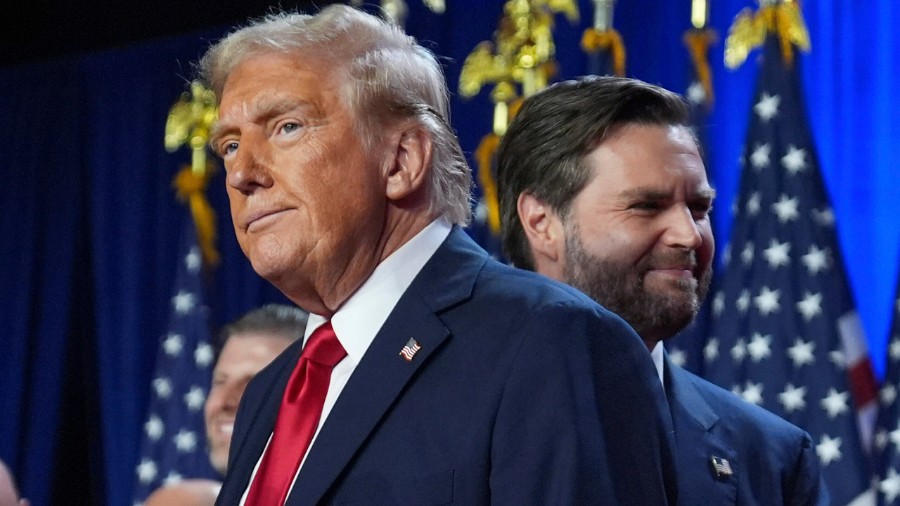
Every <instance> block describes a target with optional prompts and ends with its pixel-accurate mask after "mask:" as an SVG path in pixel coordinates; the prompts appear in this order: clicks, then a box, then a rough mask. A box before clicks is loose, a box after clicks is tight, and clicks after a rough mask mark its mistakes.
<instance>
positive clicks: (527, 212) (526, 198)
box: [516, 193, 566, 275]
mask: <svg viewBox="0 0 900 506" xmlns="http://www.w3.org/2000/svg"><path fill="white" fill-rule="evenodd" d="M516 211H518V213H519V221H521V222H522V228H523V229H524V230H525V236H526V237H527V238H528V243H529V244H531V252H532V253H533V254H534V263H535V270H536V271H538V272H540V273H542V274H548V275H550V274H551V272H555V271H556V270H558V269H561V268H562V263H563V261H564V259H565V247H566V238H565V227H563V223H562V220H560V218H559V216H558V215H557V214H556V212H554V211H553V209H551V208H550V206H549V205H548V204H547V203H545V202H544V201H542V200H541V199H539V198H537V197H535V196H534V195H532V194H530V193H522V194H520V195H519V200H518V201H517V202H516Z"/></svg>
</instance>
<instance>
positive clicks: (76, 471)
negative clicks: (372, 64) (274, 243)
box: [0, 0, 900, 506]
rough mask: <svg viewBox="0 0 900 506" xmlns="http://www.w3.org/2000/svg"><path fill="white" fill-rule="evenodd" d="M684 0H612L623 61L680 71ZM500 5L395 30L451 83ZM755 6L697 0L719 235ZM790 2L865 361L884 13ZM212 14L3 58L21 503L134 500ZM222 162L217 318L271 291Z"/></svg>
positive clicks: (882, 287)
mask: <svg viewBox="0 0 900 506" xmlns="http://www.w3.org/2000/svg"><path fill="white" fill-rule="evenodd" d="M689 4H690V2H689V1H688V0H678V1H675V2H659V1H657V0H628V1H625V0H622V1H620V2H618V5H617V7H616V15H615V24H616V28H617V29H618V30H619V31H620V32H621V33H622V36H623V39H624V41H625V44H626V48H627V50H628V62H627V73H628V75H630V76H634V77H638V78H641V79H644V80H647V81H650V82H654V83H658V84H661V85H663V86H665V87H667V88H670V89H673V90H679V91H681V90H683V89H684V88H685V84H686V83H687V81H688V76H689V75H690V74H689V63H688V54H687V52H686V50H685V48H684V46H683V45H682V42H681V37H682V34H683V32H684V30H686V29H687V28H688V26H689ZM283 5H289V4H283ZM501 5H502V2H501V0H491V1H485V0H448V1H447V12H446V13H445V14H444V15H436V14H433V13H431V12H429V11H427V10H426V9H425V8H424V7H423V6H422V4H421V2H420V1H418V0H409V7H410V17H409V21H408V26H407V29H408V31H409V32H410V33H412V34H413V35H415V36H416V37H417V38H419V39H420V40H421V41H423V42H425V44H426V45H427V46H428V47H430V48H431V49H432V50H434V51H435V52H436V53H437V54H439V55H441V56H444V57H446V58H445V59H444V63H445V68H446V71H447V76H448V80H449V83H450V88H451V90H453V91H454V92H455V90H456V85H457V81H458V78H459V71H460V66H461V64H462V61H463V60H464V59H465V56H466V55H467V54H468V52H469V51H471V50H472V48H474V47H475V45H476V44H477V43H478V42H480V41H482V40H485V39H489V38H491V36H492V33H493V31H494V29H495V27H496V21H497V19H498V16H499V13H500V9H501ZM579 6H580V7H581V12H582V20H581V21H580V22H579V24H577V25H570V24H569V23H568V22H567V21H566V20H565V19H563V18H559V19H558V20H557V29H556V33H555V36H556V44H557V53H558V54H557V56H558V60H559V62H560V77H563V78H565V77H575V76H578V75H581V74H584V73H585V69H586V68H587V57H586V56H585V55H584V54H583V53H582V51H581V49H580V48H579V45H578V43H579V41H580V37H581V33H582V31H583V29H584V28H585V27H586V26H587V24H588V22H589V20H590V19H591V12H592V10H591V9H592V3H591V2H590V1H589V0H581V1H580V2H579ZM752 6H755V3H752V2H750V1H749V0H746V1H737V0H713V2H712V12H711V23H710V24H711V26H712V27H714V28H715V29H716V30H717V31H718V32H719V36H720V42H719V44H718V45H717V46H715V47H714V48H713V51H712V54H711V60H712V66H713V72H714V86H715V92H716V103H715V109H714V110H713V112H712V114H711V116H710V119H709V121H710V129H709V142H710V147H711V149H710V151H711V153H712V158H711V160H710V167H709V170H710V171H711V172H712V173H713V177H714V180H715V181H716V184H717V186H718V189H719V195H720V201H719V204H718V206H717V211H716V212H717V221H716V231H715V232H716V236H717V237H718V238H719V245H720V247H721V246H723V245H724V243H725V241H726V240H727V238H728V237H729V231H730V217H729V216H728V209H729V205H730V202H731V200H732V198H733V196H734V193H735V190H736V186H737V181H738V174H739V170H738V166H737V159H738V156H739V153H740V148H741V146H740V144H741V142H743V139H744V137H745V130H746V126H747V119H748V118H747V114H748V112H749V110H750V104H749V101H750V100H751V93H752V88H753V82H754V79H755V75H756V71H755V68H754V66H753V65H752V64H751V63H752V62H750V63H748V64H746V65H745V66H744V67H743V68H741V69H739V70H738V71H735V72H731V71H726V70H725V69H724V68H723V65H722V51H723V45H724V43H723V42H722V41H724V38H725V35H726V33H727V28H728V26H729V25H730V23H731V21H732V19H733V17H734V16H735V14H736V13H737V12H738V11H739V10H740V9H741V8H744V7H752ZM803 10H804V13H805V17H806V20H807V23H808V25H809V29H810V36H811V39H812V44H813V51H812V53H811V54H808V55H803V56H802V60H801V66H802V72H803V77H804V85H805V93H806V98H807V106H808V109H809V110H808V114H809V117H810V121H811V124H812V129H813V134H814V137H815V142H816V146H817V148H818V151H819V154H820V157H821V163H822V169H823V171H824V175H825V180H826V181H825V182H826V185H827V188H828V191H829V194H830V197H831V199H832V202H833V204H834V208H835V213H836V216H837V224H838V229H839V233H840V240H841V246H842V248H843V254H844V258H845V260H846V264H847V268H848V271H849V275H850V278H851V283H852V287H853V291H854V295H855V297H856V300H857V304H858V306H859V308H860V313H861V315H862V319H863V323H864V325H865V329H866V331H867V333H868V338H869V343H870V351H871V353H872V357H873V360H874V361H875V364H876V369H877V370H878V371H879V372H880V371H881V369H882V368H883V358H884V350H885V339H886V336H887V333H888V325H889V319H890V315H891V309H892V307H891V305H892V297H893V290H894V287H895V281H896V279H897V275H898V268H897V266H898V251H900V170H898V166H900V155H898V150H900V148H898V146H900V129H898V128H896V126H895V124H894V123H895V122H896V120H897V119H898V114H897V112H896V111H898V110H900V38H898V37H897V36H896V35H895V34H894V33H893V27H894V26H896V25H897V24H898V21H900V12H898V7H897V6H895V5H893V2H892V0H872V1H869V2H841V1H837V0H817V1H807V2H804V4H803ZM260 14H262V13H260ZM224 31H225V28H224V27H223V28H221V29H213V30H209V31H207V32H203V33H197V34H192V35H187V36H181V37H176V38H169V39H165V40H158V41H154V42H147V43H143V44H140V45H135V46H131V47H129V48H124V49H117V50H112V51H105V52H100V53H92V54H86V55H79V56H72V57H68V58H65V59H59V60H55V61H50V62H43V63H39V64H31V65H25V66H17V67H11V68H2V69H0V90H2V93H0V139H2V141H0V174H2V175H3V176H4V179H5V181H6V183H7V184H6V186H5V189H6V191H5V192H4V194H3V197H2V198H0V238H2V239H0V280H2V283H0V317H2V321H3V322H4V330H5V331H4V332H3V333H2V335H0V413H2V414H3V415H2V416H0V458H2V459H3V460H5V461H6V462H7V463H9V464H10V466H11V467H12V469H13V471H14V473H15V474H16V476H17V478H18V479H19V481H20V483H21V484H22V486H23V489H24V492H25V494H26V495H27V496H29V497H30V498H31V499H32V504H35V505H37V506H40V505H43V504H101V505H102V504H110V505H120V504H129V502H130V498H131V490H132V483H133V479H134V466H135V464H136V461H137V456H138V455H137V454H138V446H139V443H140V434H141V424H142V422H143V417H144V416H145V410H146V404H147V398H148V393H149V384H150V378H151V374H152V369H153V365H154V357H155V353H156V346H157V344H158V339H159V336H160V335H161V334H162V333H163V332H164V330H165V324H166V317H167V314H168V313H167V311H168V304H169V301H168V297H169V294H170V291H171V288H172V283H173V281H174V269H175V264H176V262H177V258H176V255H177V244H178V233H179V231H180V230H181V228H182V227H181V222H180V220H181V219H182V217H183V216H184V213H183V212H181V210H180V209H179V207H178V206H179V205H180V204H179V203H177V202H176V201H175V197H174V192H173V190H172V186H171V179H172V177H174V175H175V173H176V171H177V169H178V168H179V167H180V165H181V164H183V163H185V162H186V161H187V154H186V153H185V152H180V153H176V154H168V153H166V152H165V151H164V150H163V148H162V137H163V127H164V125H165V118H166V113H167V111H168V108H169V107H170V106H171V104H172V103H173V102H174V100H175V99H176V98H177V97H178V95H179V93H180V92H181V91H183V90H184V84H185V82H186V79H188V78H189V77H190V75H191V67H190V63H191V62H193V61H196V59H197V57H198V56H199V55H200V54H201V53H202V51H203V50H204V48H205V47H206V46H207V44H208V43H209V42H210V41H212V40H215V39H217V38H218V37H219V36H220V35H221V34H222V33H224ZM753 57H754V56H753V55H752V56H751V59H752V58H753ZM453 124H454V126H455V128H456V129H457V131H458V133H459V136H460V139H461V141H462V145H463V147H464V149H466V151H467V152H469V153H471V152H472V151H474V149H475V147H476V146H477V145H478V142H479V140H480V139H481V137H482V136H483V135H484V134H485V133H486V132H487V131H488V129H489V128H490V124H491V104H490V102H489V100H488V98H487V93H486V91H485V92H484V93H482V94H481V95H479V96H478V97H476V98H474V99H472V100H468V101H462V100H460V99H459V98H458V96H455V95H454V97H453ZM222 176H223V175H222V174H221V173H219V174H218V175H217V176H216V177H215V178H214V179H213V181H212V182H211V185H210V189H209V191H208V195H209V198H210V200H211V203H212V205H213V207H214V208H215V209H216V211H217V213H218V218H219V231H220V239H219V246H220V249H221V251H222V255H223V261H222V265H221V266H220V267H219V268H218V269H217V270H216V271H215V276H214V278H213V280H212V283H213V284H212V287H211V289H210V290H209V294H210V297H209V299H210V300H209V304H210V308H211V312H212V320H213V321H212V322H211V323H212V325H213V326H214V327H218V326H219V325H221V324H222V323H223V322H225V321H227V320H229V319H232V318H234V317H236V316H237V315H239V314H240V313H242V312H243V311H245V310H247V309H249V308H251V307H254V306H257V305H259V304H261V303H263V302H268V301H283V300H284V299H283V298H281V296H280V294H278V293H277V292H276V291H275V290H274V289H272V288H271V287H270V286H268V285H267V284H266V283H265V282H264V281H261V280H260V279H258V278H257V277H256V275H255V274H254V273H253V272H252V269H250V267H249V265H248V263H247V262H246V260H245V259H244V257H243V254H242V253H241V252H240V250H239V248H238V247H237V245H236V242H235V239H234V237H233V232H232V231H231V223H230V217H229V214H228V210H227V199H226V197H225V192H224V182H223V177H222ZM336 205H340V204H339V203H336ZM73 491H77V492H78V494H77V495H79V496H80V497H78V498H75V499H73Z"/></svg>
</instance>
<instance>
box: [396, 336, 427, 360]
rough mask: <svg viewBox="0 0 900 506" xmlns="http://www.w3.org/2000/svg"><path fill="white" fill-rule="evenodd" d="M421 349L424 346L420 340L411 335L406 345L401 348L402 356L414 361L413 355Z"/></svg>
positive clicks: (404, 358)
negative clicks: (420, 343)
mask: <svg viewBox="0 0 900 506" xmlns="http://www.w3.org/2000/svg"><path fill="white" fill-rule="evenodd" d="M421 349H422V346H421V345H419V342H418V341H416V340H415V339H413V338H411V337H410V338H409V341H406V345H405V346H403V349H401V350H400V356H401V357H403V360H406V361H407V362H412V359H413V357H415V356H416V353H418V352H419V350H421Z"/></svg>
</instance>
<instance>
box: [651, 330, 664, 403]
mask: <svg viewBox="0 0 900 506" xmlns="http://www.w3.org/2000/svg"><path fill="white" fill-rule="evenodd" d="M663 352H664V348H663V343H662V341H660V342H658V343H656V346H654V347H653V349H652V350H650V358H652V359H653V365H654V366H656V374H658V375H659V382H660V383H662V386H663V391H664V392H665V390H666V383H665V381H663V366H664V365H665V361H663Z"/></svg>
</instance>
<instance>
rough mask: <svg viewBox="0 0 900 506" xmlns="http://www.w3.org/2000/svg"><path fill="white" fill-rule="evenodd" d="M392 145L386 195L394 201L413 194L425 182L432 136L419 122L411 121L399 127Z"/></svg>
mask: <svg viewBox="0 0 900 506" xmlns="http://www.w3.org/2000/svg"><path fill="white" fill-rule="evenodd" d="M393 148H394V149H393V150H392V152H391V153H389V154H388V159H387V166H386V172H385V175H386V177H387V188H386V195H387V197H388V199H390V200H394V201H397V200H402V199H404V198H407V197H409V196H410V195H412V194H414V193H416V192H417V191H418V190H419V189H420V188H421V187H422V185H423V184H424V182H425V178H426V176H427V174H428V170H429V167H430V165H431V148H432V144H431V136H430V135H429V134H428V132H426V131H425V129H423V128H422V127H421V125H418V124H413V123H411V124H409V125H408V126H407V127H406V128H404V129H402V130H400V135H399V139H398V140H397V141H396V143H394V144H393Z"/></svg>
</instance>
